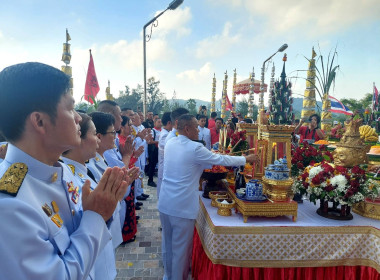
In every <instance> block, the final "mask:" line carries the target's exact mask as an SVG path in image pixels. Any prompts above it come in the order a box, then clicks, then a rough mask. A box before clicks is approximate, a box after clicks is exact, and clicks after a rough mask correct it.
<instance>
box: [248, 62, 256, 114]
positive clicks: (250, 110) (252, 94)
mask: <svg viewBox="0 0 380 280" xmlns="http://www.w3.org/2000/svg"><path fill="white" fill-rule="evenodd" d="M249 78H250V80H251V84H250V85H249V95H248V113H247V117H248V118H252V117H253V101H254V98H255V92H254V89H255V85H254V84H255V67H252V73H251V74H250V75H249Z"/></svg>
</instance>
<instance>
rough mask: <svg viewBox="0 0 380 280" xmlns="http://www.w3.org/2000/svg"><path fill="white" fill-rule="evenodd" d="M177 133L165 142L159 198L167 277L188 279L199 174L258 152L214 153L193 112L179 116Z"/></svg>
mask: <svg viewBox="0 0 380 280" xmlns="http://www.w3.org/2000/svg"><path fill="white" fill-rule="evenodd" d="M177 129H178V134H179V135H178V137H173V138H172V139H171V140H169V141H168V142H167V144H166V146H165V157H164V176H163V181H162V186H161V192H160V197H159V200H158V210H159V212H160V220H161V225H162V234H163V239H162V240H163V242H164V244H163V246H162V247H165V251H163V254H164V255H163V261H164V267H165V275H164V279H175V280H180V279H187V276H188V273H189V265H190V255H191V247H192V242H193V233H194V224H195V218H196V217H197V215H198V210H199V200H198V199H199V198H198V195H199V192H198V184H199V178H200V176H201V174H202V172H203V170H204V169H206V168H211V166H212V165H224V166H239V165H245V163H246V162H250V163H253V162H254V161H256V160H257V157H256V156H255V155H249V156H226V155H220V154H216V153H212V152H211V151H209V150H207V148H206V147H204V146H203V145H202V144H201V143H199V142H195V141H193V140H197V139H198V123H197V120H196V119H195V117H194V116H193V115H183V116H181V117H180V118H179V119H178V125H177Z"/></svg>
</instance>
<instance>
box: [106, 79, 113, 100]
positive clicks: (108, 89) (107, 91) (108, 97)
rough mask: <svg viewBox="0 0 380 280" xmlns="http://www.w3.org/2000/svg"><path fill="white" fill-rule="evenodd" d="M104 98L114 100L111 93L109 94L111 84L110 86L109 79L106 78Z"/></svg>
mask: <svg viewBox="0 0 380 280" xmlns="http://www.w3.org/2000/svg"><path fill="white" fill-rule="evenodd" d="M106 99H107V100H112V101H113V100H115V98H114V97H113V95H112V94H111V86H110V80H108V87H107V88H106Z"/></svg>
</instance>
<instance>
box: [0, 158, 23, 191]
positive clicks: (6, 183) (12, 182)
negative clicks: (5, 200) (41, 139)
mask: <svg viewBox="0 0 380 280" xmlns="http://www.w3.org/2000/svg"><path fill="white" fill-rule="evenodd" d="M26 173H28V166H27V165H26V164H25V163H20V162H18V163H14V164H12V165H11V166H10V167H9V168H8V170H7V171H6V172H5V173H4V175H3V177H1V179H0V192H2V193H6V194H9V195H11V196H16V195H17V193H18V191H19V189H20V187H21V185H22V182H23V181H24V178H25V176H26Z"/></svg>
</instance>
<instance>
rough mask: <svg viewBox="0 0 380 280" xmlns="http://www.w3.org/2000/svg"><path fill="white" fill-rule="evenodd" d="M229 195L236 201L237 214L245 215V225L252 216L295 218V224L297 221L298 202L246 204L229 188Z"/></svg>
mask: <svg viewBox="0 0 380 280" xmlns="http://www.w3.org/2000/svg"><path fill="white" fill-rule="evenodd" d="M228 193H229V194H230V196H231V197H232V199H233V200H234V201H235V208H236V211H237V212H240V213H241V214H242V215H243V220H244V223H246V222H247V219H248V217H250V216H264V217H277V216H293V222H295V221H297V210H298V204H297V202H295V201H293V200H290V201H288V202H273V203H272V202H270V201H266V202H244V201H242V200H240V199H238V198H237V197H236V195H235V193H234V192H233V191H232V190H231V189H230V188H228Z"/></svg>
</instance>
